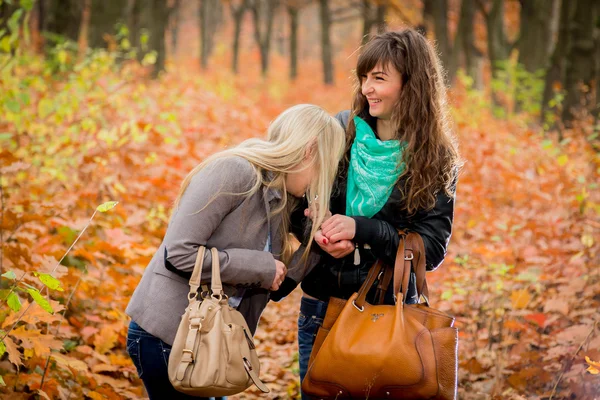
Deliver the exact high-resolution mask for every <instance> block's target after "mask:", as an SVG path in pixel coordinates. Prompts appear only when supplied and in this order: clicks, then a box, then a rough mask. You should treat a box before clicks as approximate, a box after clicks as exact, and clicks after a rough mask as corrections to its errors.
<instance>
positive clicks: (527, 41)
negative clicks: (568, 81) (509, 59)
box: [518, 0, 568, 73]
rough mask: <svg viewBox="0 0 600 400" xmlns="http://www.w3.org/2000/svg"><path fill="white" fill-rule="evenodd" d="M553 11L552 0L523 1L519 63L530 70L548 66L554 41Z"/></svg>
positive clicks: (533, 70)
mask: <svg viewBox="0 0 600 400" xmlns="http://www.w3.org/2000/svg"><path fill="white" fill-rule="evenodd" d="M567 1H568V0H567ZM553 11H554V1H552V0H522V1H521V22H520V30H519V46H518V49H519V64H522V65H523V66H524V67H525V70H526V71H528V72H531V73H534V72H536V71H538V70H540V69H544V68H546V66H547V65H546V64H547V62H548V58H549V55H550V53H549V52H550V47H551V44H550V42H551V41H552V37H551V31H550V29H551V22H552V18H553V17H552V15H553ZM549 16H550V18H549Z"/></svg>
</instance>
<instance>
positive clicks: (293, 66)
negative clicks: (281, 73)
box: [288, 6, 298, 80]
mask: <svg viewBox="0 0 600 400" xmlns="http://www.w3.org/2000/svg"><path fill="white" fill-rule="evenodd" d="M288 15H289V17H290V79H292V80H294V79H296V78H297V77H298V9H297V8H296V7H294V6H288Z"/></svg>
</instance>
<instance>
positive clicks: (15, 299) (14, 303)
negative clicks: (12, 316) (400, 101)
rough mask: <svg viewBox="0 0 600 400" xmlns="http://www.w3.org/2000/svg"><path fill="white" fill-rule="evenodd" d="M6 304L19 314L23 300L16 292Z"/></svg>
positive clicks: (9, 296)
mask: <svg viewBox="0 0 600 400" xmlns="http://www.w3.org/2000/svg"><path fill="white" fill-rule="evenodd" d="M6 303H7V304H8V306H9V307H10V309H11V310H13V311H14V312H19V310H20V309H21V300H19V296H17V294H16V293H15V292H12V293H11V294H9V295H8V299H7V300H6Z"/></svg>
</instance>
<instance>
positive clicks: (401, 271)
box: [394, 231, 429, 302]
mask: <svg viewBox="0 0 600 400" xmlns="http://www.w3.org/2000/svg"><path fill="white" fill-rule="evenodd" d="M399 234H400V243H399V244H398V252H397V253H396V263H395V266H394V294H395V295H397V294H398V293H402V296H403V301H406V297H407V296H408V283H409V281H410V272H411V271H414V272H415V275H416V281H417V282H416V284H417V294H418V296H419V297H421V296H424V297H425V300H426V302H428V301H429V287H428V286H427V279H426V278H425V272H426V267H425V246H424V244H423V238H422V237H421V235H419V234H418V233H415V232H409V233H406V232H402V231H401V232H400V233H399Z"/></svg>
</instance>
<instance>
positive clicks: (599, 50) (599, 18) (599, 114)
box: [593, 3, 600, 149]
mask: <svg viewBox="0 0 600 400" xmlns="http://www.w3.org/2000/svg"><path fill="white" fill-rule="evenodd" d="M595 29H596V101H595V103H594V104H596V107H595V109H594V111H593V113H594V120H595V121H594V122H595V124H594V125H596V126H598V120H600V4H598V3H596V28H595ZM594 143H595V145H596V149H598V147H597V146H598V144H600V138H599V137H597V138H596V139H595V141H594Z"/></svg>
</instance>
